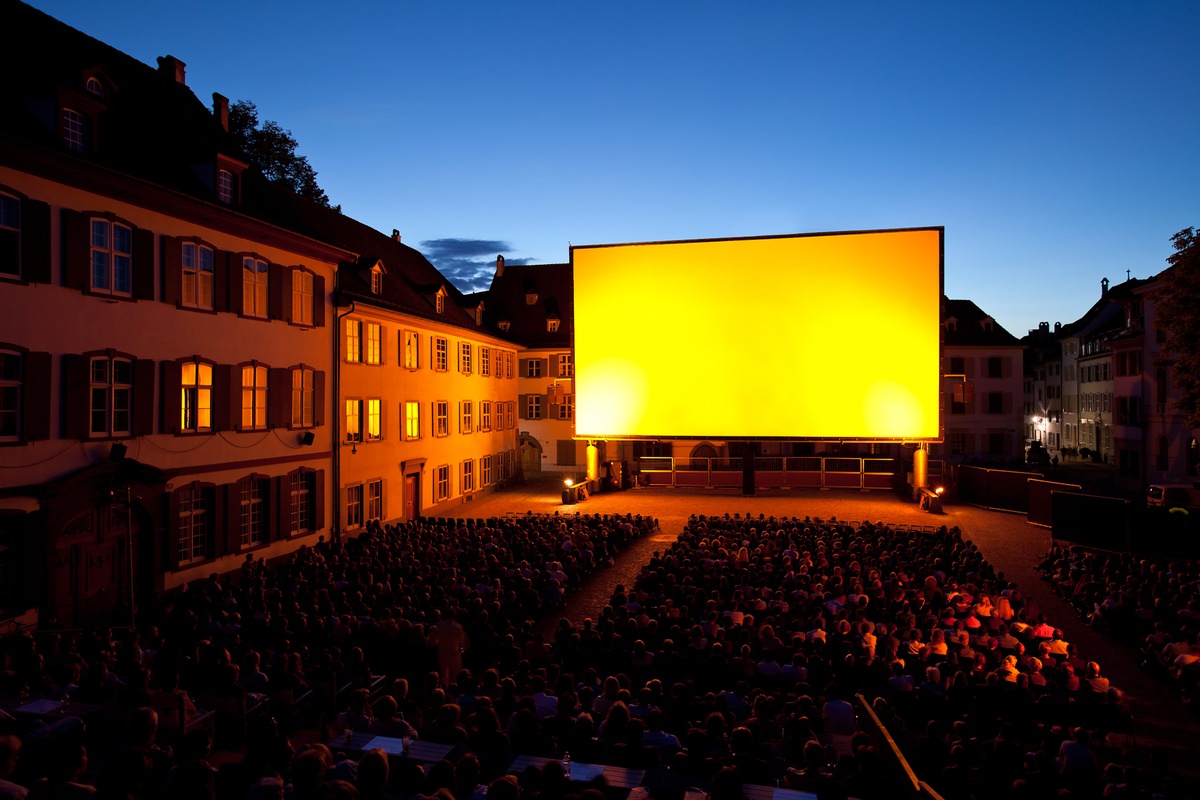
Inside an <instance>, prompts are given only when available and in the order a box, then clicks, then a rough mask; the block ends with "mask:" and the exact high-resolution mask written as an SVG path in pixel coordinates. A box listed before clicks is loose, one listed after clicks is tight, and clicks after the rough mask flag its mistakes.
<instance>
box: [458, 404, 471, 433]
mask: <svg viewBox="0 0 1200 800" xmlns="http://www.w3.org/2000/svg"><path fill="white" fill-rule="evenodd" d="M459 410H460V414H459V421H458V432H459V433H470V432H471V431H472V430H474V423H475V418H474V410H475V404H474V403H472V402H471V401H470V400H463V401H462V402H461V403H460V404H459Z"/></svg>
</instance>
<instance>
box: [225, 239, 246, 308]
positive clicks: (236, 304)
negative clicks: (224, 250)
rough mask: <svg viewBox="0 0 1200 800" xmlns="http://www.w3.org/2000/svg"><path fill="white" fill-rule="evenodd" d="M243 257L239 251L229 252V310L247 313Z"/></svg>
mask: <svg viewBox="0 0 1200 800" xmlns="http://www.w3.org/2000/svg"><path fill="white" fill-rule="evenodd" d="M243 258H244V257H243V256H239V255H238V254H237V253H230V254H229V310H230V311H232V312H233V313H235V314H245V313H246V309H245V307H244V304H245V299H246V293H245V288H244V287H245V283H246V268H245V266H244V265H243V264H242V260H243Z"/></svg>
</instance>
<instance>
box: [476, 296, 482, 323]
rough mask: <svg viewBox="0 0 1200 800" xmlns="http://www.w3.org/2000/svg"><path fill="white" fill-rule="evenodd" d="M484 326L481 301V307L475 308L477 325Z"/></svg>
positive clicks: (480, 303)
mask: <svg viewBox="0 0 1200 800" xmlns="http://www.w3.org/2000/svg"><path fill="white" fill-rule="evenodd" d="M482 324H483V301H482V300H480V301H479V305H477V306H475V325H476V326H479V325H482Z"/></svg>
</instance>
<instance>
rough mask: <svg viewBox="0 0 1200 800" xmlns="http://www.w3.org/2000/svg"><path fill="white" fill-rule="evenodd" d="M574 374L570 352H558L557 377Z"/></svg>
mask: <svg viewBox="0 0 1200 800" xmlns="http://www.w3.org/2000/svg"><path fill="white" fill-rule="evenodd" d="M574 374H575V365H574V363H572V356H571V354H570V353H559V354H558V377H560V378H570V377H571V376H572V375H574Z"/></svg>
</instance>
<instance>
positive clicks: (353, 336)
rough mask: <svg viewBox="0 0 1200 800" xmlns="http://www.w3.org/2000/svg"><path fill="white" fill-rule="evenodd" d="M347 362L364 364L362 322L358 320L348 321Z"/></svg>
mask: <svg viewBox="0 0 1200 800" xmlns="http://www.w3.org/2000/svg"><path fill="white" fill-rule="evenodd" d="M346 361H347V362H348V363H350V364H358V363H361V362H362V322H361V321H359V320H357V319H348V320H346Z"/></svg>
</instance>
